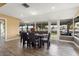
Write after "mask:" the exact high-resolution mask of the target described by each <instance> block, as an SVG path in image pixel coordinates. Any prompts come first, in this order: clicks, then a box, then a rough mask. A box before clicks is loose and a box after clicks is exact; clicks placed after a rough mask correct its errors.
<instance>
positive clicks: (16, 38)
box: [5, 37, 19, 41]
mask: <svg viewBox="0 0 79 59" xmlns="http://www.w3.org/2000/svg"><path fill="white" fill-rule="evenodd" d="M17 39H19V38H18V37H16V38H10V39H6V40H5V41H12V40H17Z"/></svg>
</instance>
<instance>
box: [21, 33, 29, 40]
mask: <svg viewBox="0 0 79 59" xmlns="http://www.w3.org/2000/svg"><path fill="white" fill-rule="evenodd" d="M22 38H23V40H28V35H27V33H26V32H22Z"/></svg>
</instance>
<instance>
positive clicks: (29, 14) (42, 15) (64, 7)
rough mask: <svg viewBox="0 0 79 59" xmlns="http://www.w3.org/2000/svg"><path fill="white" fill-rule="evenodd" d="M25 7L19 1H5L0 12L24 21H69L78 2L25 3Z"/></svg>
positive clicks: (78, 5)
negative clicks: (27, 6) (26, 5)
mask: <svg viewBox="0 0 79 59" xmlns="http://www.w3.org/2000/svg"><path fill="white" fill-rule="evenodd" d="M27 4H28V5H29V6H30V7H29V8H25V7H24V6H22V4H21V3H7V4H6V5H4V6H3V7H0V13H3V14H6V15H9V16H14V17H16V18H19V19H20V20H21V21H23V22H25V23H31V22H43V21H52V22H56V21H57V20H64V21H69V19H71V18H73V17H74V16H75V14H76V12H77V10H76V9H77V8H78V7H79V3H27Z"/></svg>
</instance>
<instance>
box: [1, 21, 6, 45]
mask: <svg viewBox="0 0 79 59" xmlns="http://www.w3.org/2000/svg"><path fill="white" fill-rule="evenodd" d="M4 29H5V27H4V21H2V20H0V46H1V45H2V44H4V39H5V30H4Z"/></svg>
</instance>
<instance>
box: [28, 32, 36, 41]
mask: <svg viewBox="0 0 79 59" xmlns="http://www.w3.org/2000/svg"><path fill="white" fill-rule="evenodd" d="M34 39H35V34H34V33H29V41H34Z"/></svg>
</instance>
